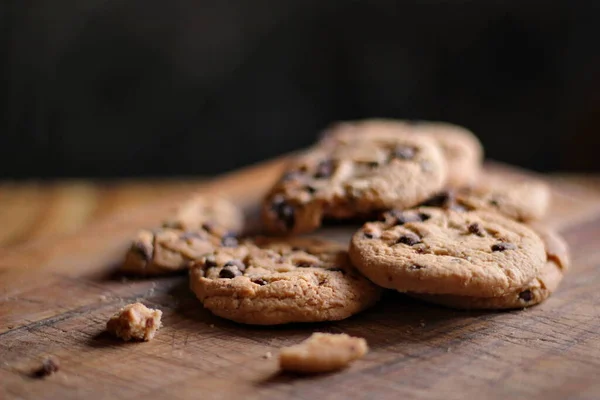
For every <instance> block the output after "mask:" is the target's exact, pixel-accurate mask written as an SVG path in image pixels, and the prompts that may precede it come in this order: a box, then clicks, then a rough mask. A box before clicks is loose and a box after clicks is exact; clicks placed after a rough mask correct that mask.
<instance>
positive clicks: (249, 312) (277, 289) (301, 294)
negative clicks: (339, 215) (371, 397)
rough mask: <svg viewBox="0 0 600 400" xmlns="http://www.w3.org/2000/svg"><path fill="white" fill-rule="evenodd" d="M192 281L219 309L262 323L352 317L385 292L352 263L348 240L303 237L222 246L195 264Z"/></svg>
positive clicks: (235, 318) (208, 302) (216, 310)
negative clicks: (332, 240) (346, 248)
mask: <svg viewBox="0 0 600 400" xmlns="http://www.w3.org/2000/svg"><path fill="white" fill-rule="evenodd" d="M190 285H191V288H192V290H193V291H194V293H195V294H196V296H197V297H198V298H199V299H200V300H201V301H202V303H203V304H204V307H205V308H207V309H209V310H210V311H211V312H212V313H213V314H216V315H218V316H220V317H223V318H227V319H230V320H232V321H236V322H241V323H245V324H256V325H276V324H285V323H290V322H317V321H335V320H340V319H344V318H348V317H350V316H351V315H353V314H356V313H358V312H360V311H362V310H364V309H365V308H367V307H369V306H371V305H373V304H374V303H375V302H376V301H377V300H378V299H379V296H380V293H381V290H380V289H379V288H378V287H376V286H375V285H373V284H372V283H371V282H369V281H368V280H367V279H365V278H364V277H362V276H361V275H359V274H358V272H357V271H356V270H355V269H354V267H352V265H351V264H350V262H349V260H348V254H347V252H346V250H345V248H344V246H341V245H339V244H337V243H333V242H329V241H323V240H317V239H303V238H292V239H290V240H288V241H283V240H277V239H267V238H256V239H255V240H246V241H244V242H242V243H241V244H240V245H239V246H238V247H232V248H219V249H217V250H215V251H214V252H213V253H212V254H210V255H208V256H205V257H203V258H202V259H201V260H200V261H199V262H198V263H196V264H195V265H194V266H193V267H192V268H191V269H190Z"/></svg>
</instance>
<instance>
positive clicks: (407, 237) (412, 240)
mask: <svg viewBox="0 0 600 400" xmlns="http://www.w3.org/2000/svg"><path fill="white" fill-rule="evenodd" d="M397 243H402V244H407V245H409V246H414V245H415V244H417V243H421V238H420V237H419V236H418V235H417V234H416V233H413V232H408V233H405V234H404V235H402V236H400V238H399V239H398V242H397Z"/></svg>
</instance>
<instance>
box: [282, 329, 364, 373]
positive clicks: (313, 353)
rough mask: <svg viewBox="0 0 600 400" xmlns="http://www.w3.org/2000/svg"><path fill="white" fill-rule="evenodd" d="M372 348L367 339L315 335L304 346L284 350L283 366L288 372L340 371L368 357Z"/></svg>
mask: <svg viewBox="0 0 600 400" xmlns="http://www.w3.org/2000/svg"><path fill="white" fill-rule="evenodd" d="M368 349H369V348H368V346H367V341H366V340H365V339H363V338H357V337H352V336H348V335H346V334H345V333H340V334H331V333H313V334H312V336H311V337H309V338H308V339H306V340H305V341H303V342H302V343H299V344H297V345H294V346H290V347H284V348H283V349H281V352H280V353H279V365H280V367H281V369H282V370H284V371H290V372H299V373H304V374H315V373H323V372H331V371H337V370H339V369H342V368H345V367H346V366H348V365H349V364H350V363H351V362H352V361H354V360H357V359H359V358H361V357H362V356H364V355H365V354H366V353H367V351H368Z"/></svg>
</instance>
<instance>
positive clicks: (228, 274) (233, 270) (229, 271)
mask: <svg viewBox="0 0 600 400" xmlns="http://www.w3.org/2000/svg"><path fill="white" fill-rule="evenodd" d="M241 275H242V273H241V272H240V270H239V269H237V267H234V266H226V267H223V269H222V270H221V271H220V272H219V278H225V279H232V278H235V277H236V276H241Z"/></svg>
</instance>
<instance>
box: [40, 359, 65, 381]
mask: <svg viewBox="0 0 600 400" xmlns="http://www.w3.org/2000/svg"><path fill="white" fill-rule="evenodd" d="M59 369H60V362H59V361H58V358H56V357H48V358H46V359H45V360H44V361H42V366H41V367H40V368H39V369H37V370H36V371H35V373H34V375H35V376H36V377H38V378H45V377H47V376H49V375H52V374H54V373H55V372H58V370H59Z"/></svg>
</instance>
